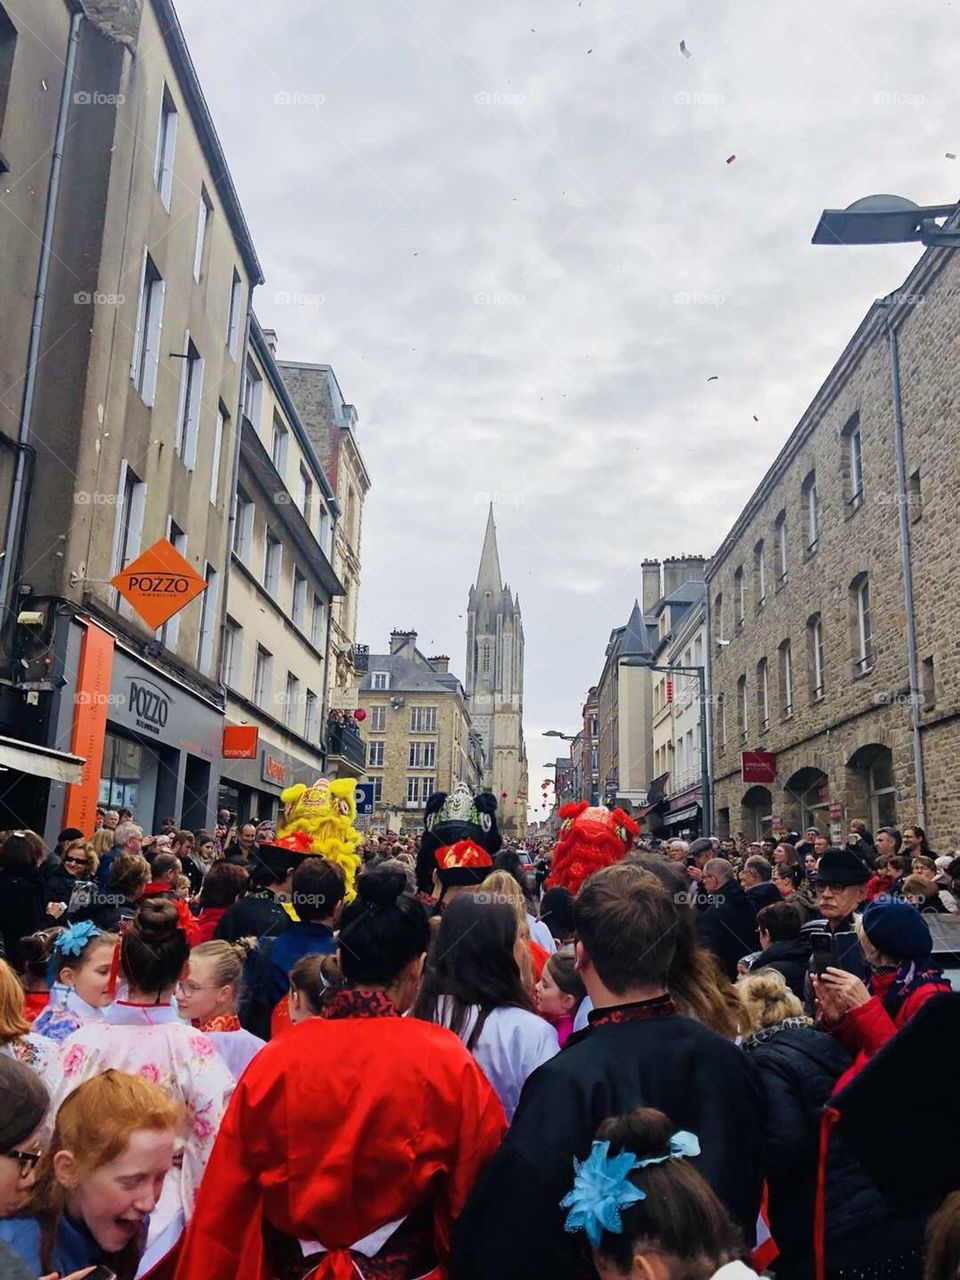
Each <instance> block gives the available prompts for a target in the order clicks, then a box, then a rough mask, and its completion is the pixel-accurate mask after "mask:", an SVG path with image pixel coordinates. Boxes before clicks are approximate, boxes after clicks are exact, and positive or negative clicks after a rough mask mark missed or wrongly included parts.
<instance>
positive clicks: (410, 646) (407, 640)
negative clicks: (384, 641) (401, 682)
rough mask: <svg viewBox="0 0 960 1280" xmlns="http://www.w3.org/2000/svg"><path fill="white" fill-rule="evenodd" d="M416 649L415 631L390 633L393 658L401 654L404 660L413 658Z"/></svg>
mask: <svg viewBox="0 0 960 1280" xmlns="http://www.w3.org/2000/svg"><path fill="white" fill-rule="evenodd" d="M416 647H417V633H416V632H415V631H391V632H390V653H391V656H393V655H396V654H400V655H402V656H403V657H404V658H412V657H413V655H414V651H415V649H416Z"/></svg>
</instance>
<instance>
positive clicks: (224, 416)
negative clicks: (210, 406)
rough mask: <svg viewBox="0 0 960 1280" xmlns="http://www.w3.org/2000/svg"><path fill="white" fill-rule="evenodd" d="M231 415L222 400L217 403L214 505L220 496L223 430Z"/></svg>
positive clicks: (212, 477) (212, 467) (212, 473)
mask: <svg viewBox="0 0 960 1280" xmlns="http://www.w3.org/2000/svg"><path fill="white" fill-rule="evenodd" d="M229 420H230V415H229V413H227V411H226V409H225V408H224V404H223V401H222V400H221V401H220V402H219V404H218V405H217V424H216V426H215V427H214V429H213V458H212V459H211V462H210V501H211V502H212V503H213V505H214V506H216V505H217V499H218V498H219V497H220V460H221V458H222V456H223V431H224V428H225V426H226V424H227V423H228V422H229Z"/></svg>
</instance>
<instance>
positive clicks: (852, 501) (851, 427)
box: [843, 414, 863, 511]
mask: <svg viewBox="0 0 960 1280" xmlns="http://www.w3.org/2000/svg"><path fill="white" fill-rule="evenodd" d="M843 452H844V459H843V471H844V476H843V479H844V488H845V489H846V497H847V505H848V506H849V507H851V508H852V509H853V510H854V511H855V510H856V509H857V508H858V507H861V506H862V505H863V446H862V442H861V439H860V417H859V415H858V414H854V416H853V417H852V418H851V419H850V421H849V422H848V423H847V425H846V426H845V427H844V429H843Z"/></svg>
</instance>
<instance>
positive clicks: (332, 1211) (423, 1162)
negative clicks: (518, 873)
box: [176, 993, 506, 1280]
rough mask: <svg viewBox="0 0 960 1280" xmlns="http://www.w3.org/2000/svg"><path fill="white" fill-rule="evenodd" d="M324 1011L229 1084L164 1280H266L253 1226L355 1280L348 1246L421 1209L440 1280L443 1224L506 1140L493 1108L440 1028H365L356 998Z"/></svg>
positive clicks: (331, 1272)
mask: <svg viewBox="0 0 960 1280" xmlns="http://www.w3.org/2000/svg"><path fill="white" fill-rule="evenodd" d="M341 994H342V995H344V996H349V994H350V993H341ZM387 1003H388V1002H386V1001H383V1004H384V1005H386V1004H387ZM390 1010H391V1011H392V1006H390ZM372 1011H373V1010H372V1009H371V1012H372ZM382 1011H383V1009H382V1007H381V1010H380V1012H382ZM332 1012H333V1015H334V1016H332V1017H322V1018H309V1019H308V1020H307V1021H305V1022H302V1023H300V1024H299V1025H297V1026H294V1027H291V1028H290V1029H289V1030H288V1031H285V1032H284V1034H283V1035H282V1036H281V1037H279V1038H278V1039H277V1040H274V1041H271V1043H270V1044H268V1045H267V1046H266V1047H265V1048H264V1049H262V1050H261V1051H260V1052H259V1053H258V1054H257V1055H256V1057H255V1058H254V1059H253V1060H252V1061H251V1063H250V1065H249V1067H248V1068H247V1070H246V1071H245V1072H244V1074H243V1076H242V1077H241V1079H240V1080H239V1082H238V1084H237V1087H236V1091H235V1092H234V1095H233V1098H232V1099H231V1102H230V1105H229V1107H228V1110H227V1113H226V1116H225V1117H224V1120H223V1124H222V1126H221V1129H220V1133H219V1136H218V1137H217V1140H216V1144H215V1145H214V1149H213V1153H212V1155H211V1157H210V1162H209V1164H208V1166H207V1170H206V1173H205V1175H204V1178H203V1182H202V1184H201V1186H200V1191H199V1194H198V1196H197V1201H196V1207H195V1211H194V1214H193V1217H192V1219H191V1222H190V1225H189V1227H188V1230H187V1234H186V1238H185V1240H184V1245H183V1251H182V1254H181V1258H180V1262H179V1265H178V1268H177V1273H176V1277H177V1280H272V1277H273V1275H274V1271H273V1269H272V1267H271V1265H270V1262H269V1259H268V1255H267V1253H266V1251H265V1249H264V1236H263V1231H264V1227H265V1226H266V1227H267V1229H268V1231H270V1232H273V1231H275V1230H276V1231H279V1232H282V1233H283V1234H284V1236H286V1237H291V1238H293V1239H295V1240H306V1241H316V1242H319V1243H320V1244H322V1245H323V1246H325V1247H326V1249H327V1250H329V1253H328V1254H327V1255H325V1256H324V1258H323V1261H321V1262H320V1265H319V1268H318V1270H317V1271H316V1275H317V1277H318V1280H320V1278H323V1280H327V1278H328V1277H329V1278H330V1280H334V1278H337V1280H339V1277H341V1276H351V1275H352V1276H355V1275H356V1272H355V1270H354V1268H353V1260H354V1256H353V1255H351V1253H350V1252H349V1250H350V1246H351V1245H353V1244H354V1243H355V1242H357V1241H360V1240H363V1239H364V1238H365V1237H367V1236H368V1235H370V1234H371V1233H372V1232H374V1231H375V1230H376V1229H377V1228H379V1227H382V1226H384V1225H385V1224H387V1223H391V1222H393V1221H394V1220H396V1219H399V1218H403V1217H404V1216H405V1215H408V1214H410V1213H411V1212H412V1211H413V1210H416V1209H419V1208H422V1206H424V1205H429V1206H431V1213H432V1222H433V1243H434V1247H435V1250H436V1257H437V1261H438V1264H439V1266H438V1269H437V1270H436V1271H435V1273H432V1274H435V1275H437V1276H445V1275H446V1259H447V1256H448V1253H449V1246H450V1235H451V1231H452V1227H453V1223H454V1221H455V1219H456V1218H457V1216H458V1215H459V1213H460V1210H461V1208H462V1207H463V1204H464V1201H465V1200H466V1197H467V1195H468V1194H469V1192H470V1190H471V1188H472V1187H473V1184H474V1181H475V1180H476V1177H477V1174H478V1173H479V1171H480V1169H481V1168H482V1167H483V1165H484V1164H485V1163H486V1161H487V1160H488V1159H489V1158H490V1156H491V1155H492V1154H493V1152H494V1151H495V1150H496V1148H497V1146H498V1145H499V1143H500V1139H501V1137H502V1136H503V1133H504V1130H505V1128H506V1125H505V1121H504V1115H503V1109H502V1107H501V1105H500V1102H499V1100H498V1099H497V1097H496V1095H495V1093H494V1092H493V1090H492V1089H491V1087H490V1085H489V1084H488V1083H487V1079H486V1077H485V1076H484V1074H483V1072H482V1071H481V1070H480V1068H479V1067H478V1066H477V1065H476V1063H475V1062H474V1060H473V1057H472V1056H471V1055H470V1054H469V1053H468V1052H467V1050H466V1049H465V1048H464V1046H463V1045H462V1044H461V1043H460V1041H459V1040H458V1039H457V1037H456V1036H455V1035H453V1033H452V1032H450V1031H447V1030H446V1029H445V1028H443V1027H439V1026H436V1025H435V1024H433V1023H429V1022H421V1021H420V1020H418V1019H415V1018H400V1017H397V1016H396V1013H395V1011H393V1016H367V1015H365V1014H364V1012H363V1008H362V998H358V999H357V1001H356V1002H355V1007H354V1008H353V1009H350V1008H348V1009H347V1013H348V1016H343V1013H342V1011H341V1013H340V1014H339V1016H338V1014H337V1011H336V1010H332ZM350 1014H353V1015H354V1016H349V1015H350ZM356 1015H359V1016H356ZM355 1260H356V1261H357V1262H358V1263H359V1265H360V1267H361V1269H362V1267H363V1258H362V1257H360V1256H359V1255H357V1256H356V1258H355Z"/></svg>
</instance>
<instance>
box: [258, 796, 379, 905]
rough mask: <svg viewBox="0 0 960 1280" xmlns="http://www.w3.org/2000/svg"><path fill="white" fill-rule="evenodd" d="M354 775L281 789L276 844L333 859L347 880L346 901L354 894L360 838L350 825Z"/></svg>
mask: <svg viewBox="0 0 960 1280" xmlns="http://www.w3.org/2000/svg"><path fill="white" fill-rule="evenodd" d="M356 790H357V780H356V778H333V779H332V780H329V781H328V779H326V778H318V779H317V780H316V782H314V783H313V784H312V786H309V787H307V786H304V784H303V783H302V782H298V783H296V784H295V785H294V786H292V787H287V788H286V789H285V790H284V791H281V792H280V803H281V804H282V805H283V814H282V816H281V818H280V822H279V823H278V825H277V838H276V841H275V843H276V844H278V845H282V846H284V847H286V848H288V849H295V850H296V851H297V853H300V854H302V855H303V856H304V857H309V855H310V854H319V855H320V857H322V858H326V859H327V861H328V862H335V863H336V864H337V866H338V867H339V868H340V869H341V871H342V872H343V877H344V880H345V882H346V895H345V897H344V901H345V902H350V901H352V899H353V898H354V897H355V896H356V892H357V888H356V882H357V872H358V871H359V869H360V855H359V854H358V853H357V851H356V850H357V846H358V845H359V844H360V842H361V840H362V838H363V837H362V836H361V835H360V832H359V831H358V830H357V829H356V827H355V826H354V825H353V822H354V819H355V818H356V816H357V800H356Z"/></svg>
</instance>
